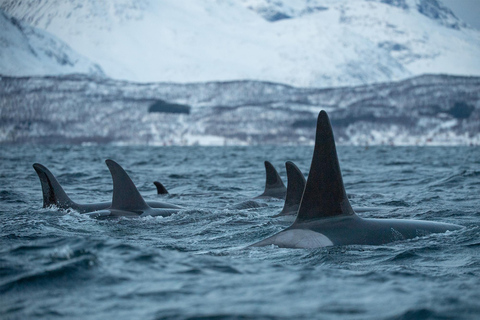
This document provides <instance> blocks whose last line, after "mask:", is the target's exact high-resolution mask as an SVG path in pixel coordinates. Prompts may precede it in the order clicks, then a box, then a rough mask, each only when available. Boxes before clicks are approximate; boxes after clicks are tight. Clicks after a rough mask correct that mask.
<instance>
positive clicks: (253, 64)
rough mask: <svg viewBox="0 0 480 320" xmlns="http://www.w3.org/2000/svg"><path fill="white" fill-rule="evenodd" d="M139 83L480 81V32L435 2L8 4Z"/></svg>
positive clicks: (8, 0) (7, 0)
mask: <svg viewBox="0 0 480 320" xmlns="http://www.w3.org/2000/svg"><path fill="white" fill-rule="evenodd" d="M0 6H1V8H3V9H4V10H6V11H7V12H9V13H10V14H12V15H13V16H15V17H17V18H18V19H21V20H22V21H25V22H27V23H30V24H32V25H34V26H36V27H39V28H42V29H44V30H46V31H48V32H50V33H52V34H55V35H56V36H58V37H59V38H61V39H62V40H64V41H65V42H67V43H68V44H69V45H70V46H71V47H72V48H73V49H74V50H76V51H77V52H79V53H80V54H82V55H84V56H86V57H88V58H89V59H90V60H92V61H95V62H96V63H98V64H99V65H100V66H101V67H102V69H103V70H104V71H105V73H106V74H107V75H108V76H111V77H113V78H117V79H128V80H132V81H141V82H146V81H174V82H193V81H213V80H234V79H252V80H263V81H274V82H281V83H287V84H291V85H295V86H311V87H312V86H313V87H326V86H338V85H357V84H366V83H372V82H380V81H391V80H398V79H404V78H407V77H410V76H412V75H418V74H423V73H449V74H464V75H480V59H478V58H477V57H479V56H480V32H479V31H476V30H473V29H471V28H468V26H466V25H465V24H464V23H462V22H461V21H459V20H458V19H457V18H456V17H455V16H454V15H453V13H451V11H450V10H448V9H447V8H445V7H444V6H442V5H441V3H439V2H438V1H436V0H355V1H349V0H322V1H321V0H308V1H307V0H277V1H270V0H223V1H220V0H218V1H212V0H188V1H178V0H163V1H154V0H116V1H113V0H105V1H94V0H68V1H67V0H44V1H36V0H22V1H19V0H3V1H2V2H0Z"/></svg>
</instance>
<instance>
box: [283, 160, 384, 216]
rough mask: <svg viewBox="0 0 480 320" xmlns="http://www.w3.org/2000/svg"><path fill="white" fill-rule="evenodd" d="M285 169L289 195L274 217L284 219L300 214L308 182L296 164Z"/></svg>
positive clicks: (363, 208) (375, 209) (360, 210)
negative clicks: (283, 217)
mask: <svg viewBox="0 0 480 320" xmlns="http://www.w3.org/2000/svg"><path fill="white" fill-rule="evenodd" d="M285 168H286V169H287V195H286V197H285V204H284V205H283V209H282V211H281V212H280V213H279V214H277V215H275V216H273V217H274V218H276V217H282V216H294V215H296V214H297V212H298V208H299V207H300V202H301V201H302V196H303V190H304V189H305V185H306V184H307V181H306V180H305V176H304V175H303V173H302V171H300V169H298V167H297V166H296V165H295V163H293V162H291V161H287V162H285ZM379 210H382V209H381V208H371V207H356V208H355V209H354V211H355V212H371V211H379Z"/></svg>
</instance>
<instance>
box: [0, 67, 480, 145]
mask: <svg viewBox="0 0 480 320" xmlns="http://www.w3.org/2000/svg"><path fill="white" fill-rule="evenodd" d="M160 100H162V101H166V102H168V103H169V106H168V108H167V109H170V110H166V109H164V110H163V111H164V112H161V113H158V112H155V113H153V112H149V111H150V107H151V106H152V105H154V104H155V105H158V104H159V103H160V104H162V103H161V102H160ZM173 104H177V105H178V104H187V105H189V106H191V109H190V113H189V114H186V113H178V112H177V113H175V112H174V111H178V109H176V108H178V107H177V106H175V105H173ZM163 105H165V104H164V103H163ZM322 109H324V110H326V111H327V112H328V113H329V115H330V119H331V121H332V124H333V127H334V131H335V137H336V139H337V141H338V142H339V143H342V144H348V145H375V144H394V145H469V144H474V145H480V77H456V76H441V75H429V76H421V77H415V78H412V79H408V80H403V81H400V82H393V83H392V82H390V83H381V84H375V85H365V86H358V87H343V88H330V89H328V88H327V89H318V88H296V87H291V86H286V85H282V84H276V83H269V82H256V81H232V82H209V83H195V84H174V83H150V84H139V83H131V82H126V81H118V80H112V79H107V78H91V77H86V76H83V75H68V76H59V77H26V78H13V77H1V78H0V144H3V143H52V142H57V143H84V142H88V143H91V142H93V143H126V144H154V145H171V144H174V145H183V144H187V145H190V144H196V143H198V144H204V145H208V144H210V145H212V144H213V145H223V144H227V145H228V144H235V145H254V144H293V145H298V144H312V143H313V139H314V135H315V125H316V117H317V115H318V112H319V111H320V110H322ZM165 111H170V112H165Z"/></svg>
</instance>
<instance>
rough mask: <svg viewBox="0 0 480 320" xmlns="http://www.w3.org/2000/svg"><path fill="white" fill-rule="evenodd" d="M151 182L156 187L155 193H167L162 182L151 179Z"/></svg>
mask: <svg viewBox="0 0 480 320" xmlns="http://www.w3.org/2000/svg"><path fill="white" fill-rule="evenodd" d="M153 184H154V185H155V186H156V187H157V194H168V191H167V188H165V187H164V186H163V184H161V183H160V182H158V181H153Z"/></svg>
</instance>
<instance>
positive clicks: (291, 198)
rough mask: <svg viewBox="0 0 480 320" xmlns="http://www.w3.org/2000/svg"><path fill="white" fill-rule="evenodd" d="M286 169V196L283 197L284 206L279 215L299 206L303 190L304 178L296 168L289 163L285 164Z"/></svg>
mask: <svg viewBox="0 0 480 320" xmlns="http://www.w3.org/2000/svg"><path fill="white" fill-rule="evenodd" d="M285 167H286V169H287V178H288V181H287V196H286V197H285V205H284V206H283V210H282V212H281V213H280V214H282V213H284V212H286V211H287V210H289V209H291V208H292V207H293V206H295V205H297V206H299V205H300V202H301V201H302V195H303V190H304V189H305V183H306V181H305V177H304V176H303V173H302V172H301V171H300V169H298V167H297V166H296V165H295V164H294V163H293V162H291V161H287V162H285Z"/></svg>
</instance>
